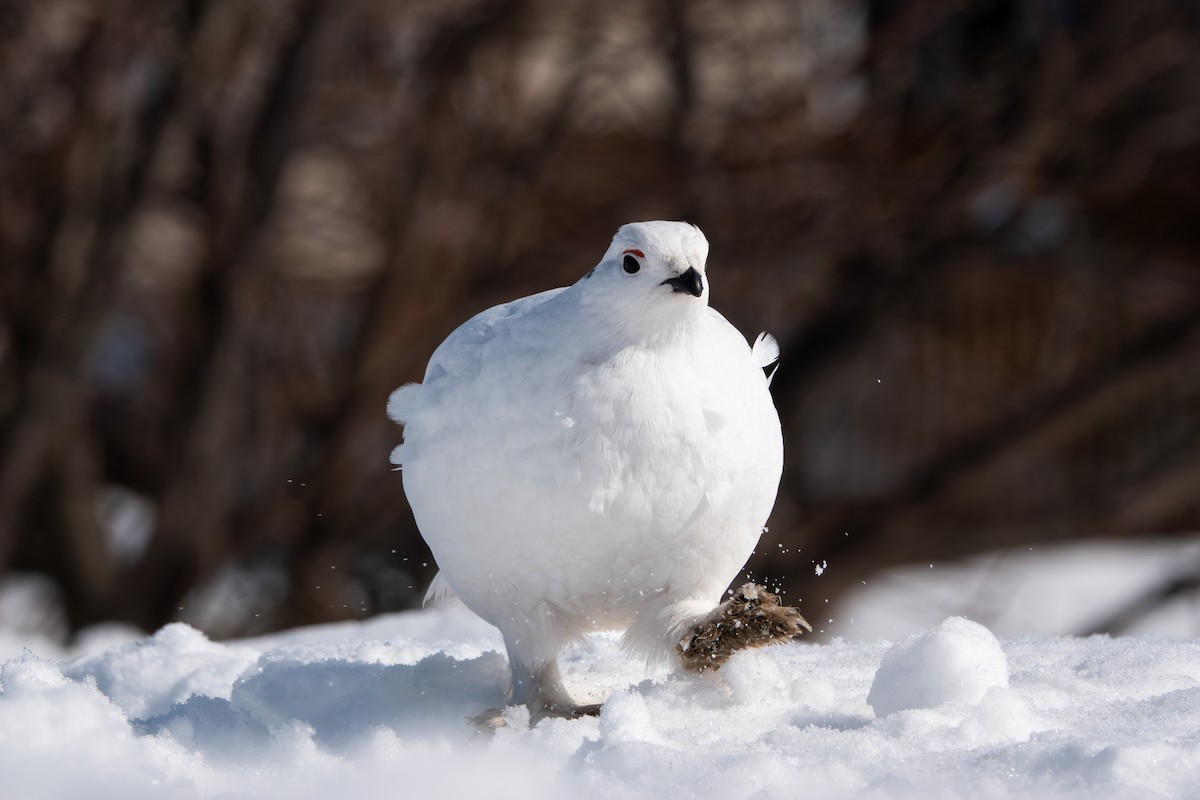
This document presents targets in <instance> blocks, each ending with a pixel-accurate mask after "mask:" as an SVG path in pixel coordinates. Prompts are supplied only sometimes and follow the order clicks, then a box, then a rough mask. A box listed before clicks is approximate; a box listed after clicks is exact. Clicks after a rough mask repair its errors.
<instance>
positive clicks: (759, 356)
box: [750, 331, 779, 386]
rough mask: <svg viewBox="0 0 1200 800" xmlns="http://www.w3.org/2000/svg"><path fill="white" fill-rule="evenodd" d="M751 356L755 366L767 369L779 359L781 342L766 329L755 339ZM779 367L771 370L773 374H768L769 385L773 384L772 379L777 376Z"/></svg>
mask: <svg viewBox="0 0 1200 800" xmlns="http://www.w3.org/2000/svg"><path fill="white" fill-rule="evenodd" d="M750 358H752V359H754V366H756V367H761V368H762V369H766V368H767V367H769V366H771V365H772V364H774V363H775V362H777V361H778V360H779V342H777V341H775V337H774V336H772V335H771V334H769V333H766V332H765V331H764V332H763V333H760V334H759V335H758V338H757V339H755V340H754V347H753V348H751V350H750ZM778 369H779V367H778V366H776V367H775V369H773V370H771V374H770V375H768V376H767V385H768V386H770V385H771V379H772V378H774V377H775V371H776V370H778Z"/></svg>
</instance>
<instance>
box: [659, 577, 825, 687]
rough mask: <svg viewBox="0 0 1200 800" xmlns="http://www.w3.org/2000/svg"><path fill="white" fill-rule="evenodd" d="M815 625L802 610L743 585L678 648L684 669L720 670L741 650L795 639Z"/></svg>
mask: <svg viewBox="0 0 1200 800" xmlns="http://www.w3.org/2000/svg"><path fill="white" fill-rule="evenodd" d="M805 632H808V633H811V632H812V626H811V625H809V624H808V621H807V620H805V619H804V617H802V616H800V611H799V610H798V609H796V608H793V607H792V606H785V605H783V602H782V601H781V600H780V599H779V595H777V594H772V593H771V592H768V591H767V590H766V588H765V587H762V586H759V585H758V584H756V583H747V584H744V585H743V586H742V587H741V588H740V589H738V590H737V591H736V592H734V593H733V597H731V598H729V599H728V600H726V601H725V602H724V603H722V604H721V605H719V606H717V607H716V608H715V609H714V610H713V612H712V613H711V614H709V615H708V618H707V619H705V620H704V621H702V622H700V623H699V624H697V625H694V626H693V627H692V629H691V630H690V631H689V632H688V633H687V635H686V636H684V637H683V639H682V640H680V642H679V644H678V645H676V646H675V649H676V650H678V651H679V657H680V659H681V660H682V661H683V666H684V669H689V670H691V671H693V672H707V671H708V670H717V669H720V668H721V665H722V664H724V663H725V662H726V661H728V660H729V657H730V656H731V655H733V654H734V653H736V652H737V651H738V650H742V649H745V648H747V647H762V646H764V645H768V644H773V643H775V642H782V641H786V640H788V639H795V638H797V637H798V636H801V635H803V634H804V633H805Z"/></svg>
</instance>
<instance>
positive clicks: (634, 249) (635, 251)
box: [621, 247, 646, 258]
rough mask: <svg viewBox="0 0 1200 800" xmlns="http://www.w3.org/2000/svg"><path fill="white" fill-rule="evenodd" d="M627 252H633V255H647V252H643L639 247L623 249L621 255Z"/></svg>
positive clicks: (643, 256)
mask: <svg viewBox="0 0 1200 800" xmlns="http://www.w3.org/2000/svg"><path fill="white" fill-rule="evenodd" d="M626 253H632V254H633V255H635V256H637V257H638V258H645V257H646V254H645V253H643V252H642V251H641V250H638V249H637V248H634V247H631V248H629V249H628V250H622V251H621V255H625V254H626Z"/></svg>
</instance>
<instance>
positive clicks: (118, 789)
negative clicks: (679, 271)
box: [0, 606, 1200, 800]
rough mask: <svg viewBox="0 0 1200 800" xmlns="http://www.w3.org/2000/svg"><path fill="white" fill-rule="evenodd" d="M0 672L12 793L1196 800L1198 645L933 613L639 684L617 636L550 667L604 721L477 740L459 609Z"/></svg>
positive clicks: (35, 648)
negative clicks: (1048, 632) (990, 625)
mask: <svg viewBox="0 0 1200 800" xmlns="http://www.w3.org/2000/svg"><path fill="white" fill-rule="evenodd" d="M28 643H29V645H30V648H29V649H28V650H26V651H25V652H23V653H21V654H19V655H16V656H14V657H12V658H9V659H8V660H7V661H5V662H4V663H3V666H2V667H0V774H2V775H4V781H3V787H4V788H3V792H2V794H3V796H4V797H6V798H7V797H12V798H32V799H34V800H36V799H37V798H75V797H89V798H143V797H144V798H151V797H153V798H282V797H287V798H289V799H291V798H296V799H297V800H303V799H305V798H326V797H335V796H337V797H341V796H352V797H364V798H372V797H395V796H401V797H403V796H416V795H420V794H429V793H432V792H438V793H439V794H441V795H449V796H471V795H484V794H485V793H486V796H487V797H489V798H491V797H500V798H505V797H512V798H522V800H527V799H528V798H542V797H598V798H608V797H613V798H616V797H620V798H626V797H632V798H638V797H647V798H649V797H697V796H713V797H730V798H743V797H745V798H750V797H753V798H772V797H779V798H785V797H787V798H790V797H795V796H799V795H803V796H806V797H813V798H839V797H848V796H856V797H857V796H861V797H871V798H918V797H921V798H924V797H946V798H950V797H965V796H970V797H984V798H991V797H995V798H1000V797H1044V798H1084V797H1087V798H1093V797H1100V798H1126V797H1128V798H1133V797H1138V798H1141V797H1147V796H1151V797H1190V796H1194V795H1195V792H1196V789H1195V787H1196V786H1200V643H1198V642H1196V641H1190V640H1171V639H1167V638H1156V637H1150V636H1140V637H1136V638H1132V637H1131V638H1116V639H1113V638H1107V637H1091V638H1072V637H1054V636H1035V637H1020V638H1010V639H1007V640H1003V641H1000V640H997V639H996V637H995V636H993V634H992V633H991V632H990V631H988V630H987V629H986V628H984V627H983V626H981V625H979V624H978V623H975V622H971V621H969V620H966V619H962V618H951V619H947V620H945V621H943V622H942V623H940V624H939V625H936V626H934V627H932V628H930V629H927V630H925V631H922V632H920V633H918V634H916V635H914V636H911V637H908V638H906V639H904V640H902V641H901V642H899V643H891V642H887V641H871V642H865V641H849V640H845V639H835V640H833V641H832V642H830V643H829V644H803V643H795V644H788V645H780V646H776V647H771V648H765V649H761V650H753V651H747V652H743V653H739V654H736V655H735V656H734V657H733V658H732V659H731V660H730V661H729V663H728V664H727V665H726V666H725V667H724V668H723V669H722V670H720V671H719V672H717V673H713V674H705V675H691V674H683V673H681V672H678V671H670V670H661V671H647V670H646V669H645V668H644V667H643V666H642V665H640V664H638V663H634V662H631V661H629V660H628V659H626V658H625V657H624V656H623V655H622V653H621V651H620V645H619V640H618V637H616V636H615V635H607V634H605V635H597V636H593V637H592V638H590V639H589V640H587V641H586V642H584V643H581V644H579V645H576V646H573V647H571V648H568V650H567V651H566V653H565V656H564V659H563V664H562V666H563V672H564V677H565V680H566V682H567V684H568V688H569V689H570V690H571V691H572V692H573V693H574V694H575V695H576V697H577V698H579V699H580V700H581V701H589V700H605V703H606V704H605V707H604V711H603V713H602V714H601V716H600V717H599V718H586V719H580V720H570V721H568V720H545V721H543V722H542V723H541V724H540V725H538V726H537V727H536V728H534V729H532V730H530V729H528V727H527V720H528V716H527V714H526V712H525V711H524V709H520V708H513V709H509V710H508V711H507V712H506V717H507V719H508V720H509V722H510V725H509V727H507V728H504V729H501V730H500V731H498V732H497V733H496V735H495V736H494V737H492V738H491V739H490V740H489V739H487V738H482V737H478V736H473V732H472V731H471V729H470V728H469V727H468V726H467V725H466V724H465V721H464V718H465V717H466V716H468V715H470V714H474V713H477V712H479V711H480V710H482V709H484V708H487V707H491V706H497V705H500V704H501V703H502V699H503V680H504V677H505V662H504V658H503V656H502V655H501V653H502V652H503V648H502V643H501V641H500V637H499V635H498V634H497V633H496V632H495V630H494V629H492V628H490V627H489V626H487V625H486V624H484V623H483V622H481V621H480V620H478V619H477V618H475V617H474V616H472V615H471V614H469V613H468V612H466V611H465V610H464V609H462V608H461V607H455V606H452V607H449V608H445V609H439V610H430V611H423V612H409V613H403V614H397V615H391V616H385V617H379V618H376V619H373V620H370V621H368V622H365V623H357V624H356V623H347V624H341V625H331V626H323V627H315V628H306V629H297V630H293V631H289V632H286V633H283V634H278V635H274V636H269V637H263V638H259V639H251V640H242V641H237V642H229V643H216V642H212V641H209V640H208V639H207V638H205V637H204V636H203V635H202V634H201V633H199V632H198V631H196V630H194V629H192V628H190V627H188V626H187V625H184V624H180V623H176V624H173V625H168V626H167V627H165V628H163V629H161V630H160V631H158V632H157V633H155V634H154V635H152V636H150V637H147V638H142V639H139V640H136V641H125V642H117V643H113V642H112V641H111V640H110V642H109V644H108V646H107V647H105V648H104V649H102V650H93V651H92V652H88V653H85V654H83V655H78V656H74V657H72V656H71V655H70V654H66V653H64V652H62V651H60V650H57V649H55V648H53V647H49V648H48V649H46V650H42V648H43V644H44V643H43V642H40V641H38V640H36V638H35V637H30V638H29V642H28Z"/></svg>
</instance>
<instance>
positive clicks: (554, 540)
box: [388, 222, 782, 719]
mask: <svg viewBox="0 0 1200 800" xmlns="http://www.w3.org/2000/svg"><path fill="white" fill-rule="evenodd" d="M707 256H708V241H707V240H706V239H705V238H704V235H703V234H702V233H701V232H700V230H699V229H698V228H696V227H695V226H692V225H688V224H686V223H682V222H641V223H633V224H629V225H624V226H622V227H621V229H620V230H619V231H618V232H617V234H616V236H615V237H614V238H613V241H612V245H611V246H610V247H609V248H608V251H607V252H606V253H605V254H604V258H603V259H602V260H601V261H600V263H599V264H598V265H597V266H596V267H595V268H594V269H593V270H592V271H591V272H589V273H588V274H587V275H585V276H584V277H583V278H581V279H580V280H579V281H578V282H576V283H575V284H574V285H572V286H569V287H566V288H562V289H553V290H551V291H547V292H542V293H540V294H536V295H532V296H530V297H524V298H521V299H519V300H515V301H513V302H511V303H506V304H504V305H499V306H496V307H494V308H490V309H488V310H487V311H484V312H482V313H480V314H477V315H476V316H474V317H472V318H471V319H470V320H468V321H467V322H466V323H464V324H463V325H462V326H460V327H459V328H458V329H457V330H455V331H454V332H453V333H452V334H450V336H449V337H448V338H447V339H446V341H444V342H443V343H442V344H441V346H439V347H438V348H437V350H436V351H434V354H433V357H432V358H431V359H430V361H429V366H428V368H427V369H426V371H425V378H424V381H423V382H422V383H420V384H408V385H406V386H402V387H401V388H399V389H397V390H396V391H395V392H393V393H392V396H391V397H390V399H389V400H388V415H389V416H390V417H391V418H392V419H393V420H395V421H397V422H399V423H401V424H403V425H404V426H405V430H404V444H403V445H401V446H400V447H397V448H396V450H395V451H394V452H393V454H392V460H393V462H394V463H396V464H398V465H402V467H403V476H404V490H405V493H406V494H407V495H408V499H409V502H410V504H411V505H412V509H413V513H414V515H415V517H416V520H417V525H418V527H419V528H420V530H421V534H422V536H423V537H424V538H425V541H426V542H427V543H428V544H429V548H430V550H432V552H433V555H434V558H435V559H436V560H437V563H438V566H439V568H440V570H441V571H440V573H439V574H438V576H437V578H436V579H435V580H434V584H433V586H431V587H430V593H431V594H437V593H445V592H446V591H447V590H451V591H453V592H454V593H455V594H457V595H458V596H459V597H460V598H461V599H462V601H463V602H464V603H465V604H466V605H467V607H468V608H470V609H471V610H472V611H474V612H475V613H476V614H478V615H479V616H481V617H482V618H483V619H485V620H487V621H488V622H490V623H491V624H493V625H495V626H496V627H497V628H499V629H500V631H501V632H502V633H503V634H504V641H505V644H506V646H507V649H508V654H509V660H510V664H511V666H512V671H513V698H512V699H513V701H514V702H517V703H526V704H528V705H529V706H530V709H531V711H532V712H533V714H534V717H535V719H536V718H538V717H541V716H546V715H575V714H577V713H580V712H581V710H587V711H590V710H594V709H591V708H589V709H581V707H579V706H576V705H575V704H574V702H573V701H572V700H571V698H570V697H569V696H568V695H567V692H566V690H565V689H564V688H563V686H562V684H561V682H560V680H559V674H558V667H557V664H556V660H555V659H556V656H557V654H558V651H559V649H560V648H561V647H562V645H563V644H564V643H565V642H567V641H569V640H572V639H575V638H577V637H580V636H581V635H583V634H584V633H586V632H587V631H590V630H595V629H600V628H624V629H626V634H625V643H626V645H627V647H628V648H629V650H631V651H632V652H635V653H638V654H641V655H644V656H647V657H650V658H655V657H658V656H666V655H668V654H670V653H671V652H672V649H673V648H674V646H675V644H676V643H677V642H678V641H679V639H680V637H681V636H682V634H683V632H684V631H685V630H687V628H688V626H689V625H691V624H693V623H695V622H696V620H698V619H700V618H702V617H704V616H705V615H706V614H707V613H708V612H710V611H711V610H712V609H713V608H714V607H715V606H716V605H717V604H718V603H719V602H720V600H721V597H722V593H723V592H724V590H725V588H726V587H727V586H728V585H729V583H730V581H731V580H733V578H735V577H736V576H737V573H738V572H739V571H740V570H741V568H742V566H743V565H744V564H745V562H746V559H747V558H748V557H749V556H750V553H751V551H752V550H753V548H754V546H755V543H756V542H757V541H758V538H759V535H760V534H761V532H762V529H763V525H764V524H765V523H766V520H767V516H768V514H769V513H770V511H771V508H772V506H773V505H774V502H775V495H776V491H777V489H778V486H779V477H780V473H781V470H782V438H781V435H780V429H779V418H778V416H777V414H776V412H775V407H774V404H773V403H772V401H771V397H770V394H769V392H768V383H769V380H768V378H767V377H766V376H764V374H763V368H764V367H766V366H769V365H770V364H771V363H773V362H774V361H775V360H776V358H777V357H778V353H779V348H778V345H777V344H776V343H775V340H774V339H773V338H771V337H770V336H768V335H766V334H763V335H761V336H759V338H758V340H757V341H756V342H755V345H754V347H753V349H752V348H751V347H750V346H748V345H747V343H746V340H745V338H744V337H743V336H742V335H741V334H740V333H738V331H737V330H736V329H735V328H734V327H733V326H732V325H730V324H729V323H728V322H727V321H726V320H725V318H724V317H722V316H721V315H720V314H719V313H717V312H716V311H715V310H713V309H711V308H709V306H708V296H709V291H708V290H709V286H708V279H707V277H706V275H705V262H706V260H707Z"/></svg>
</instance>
